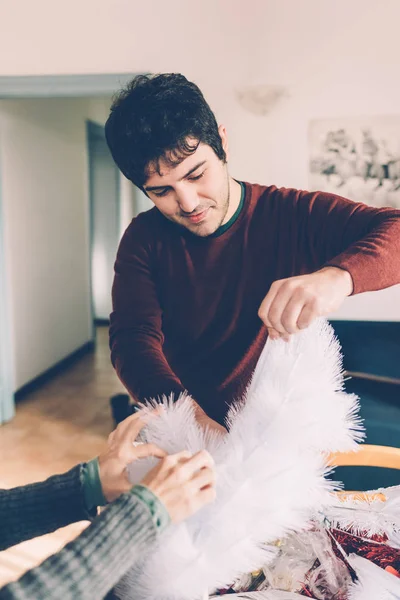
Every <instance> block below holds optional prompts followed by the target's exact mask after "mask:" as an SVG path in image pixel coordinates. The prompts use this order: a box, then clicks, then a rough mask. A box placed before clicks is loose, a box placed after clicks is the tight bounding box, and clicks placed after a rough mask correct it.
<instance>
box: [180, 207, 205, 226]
mask: <svg viewBox="0 0 400 600" xmlns="http://www.w3.org/2000/svg"><path fill="white" fill-rule="evenodd" d="M208 211H209V208H206V209H204V210H203V211H202V212H200V213H197V214H195V215H188V216H187V217H185V219H188V220H189V221H190V222H191V223H200V222H201V221H203V220H204V219H205V218H206V216H207V213H208Z"/></svg>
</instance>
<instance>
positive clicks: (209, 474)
mask: <svg viewBox="0 0 400 600" xmlns="http://www.w3.org/2000/svg"><path fill="white" fill-rule="evenodd" d="M215 481H216V474H215V469H213V468H210V467H204V468H203V469H200V471H197V472H196V473H195V474H194V475H193V477H192V480H191V485H192V486H193V487H195V488H196V489H197V490H202V489H203V488H205V487H214V486H215Z"/></svg>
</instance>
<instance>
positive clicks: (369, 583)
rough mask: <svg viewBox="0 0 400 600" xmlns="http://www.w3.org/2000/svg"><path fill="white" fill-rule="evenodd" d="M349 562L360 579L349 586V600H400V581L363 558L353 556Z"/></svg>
mask: <svg viewBox="0 0 400 600" xmlns="http://www.w3.org/2000/svg"><path fill="white" fill-rule="evenodd" d="M349 562H350V564H351V566H352V567H353V569H354V570H355V572H356V573H357V577H358V581H356V582H355V583H353V584H351V585H350V586H349V589H348V598H349V600H399V598H400V579H398V578H397V577H395V576H394V575H392V574H391V573H388V572H387V571H385V570H384V569H381V568H380V567H378V566H377V565H375V564H374V563H373V562H371V561H369V560H367V559H365V558H362V557H361V556H357V555H355V554H351V555H350V557H349Z"/></svg>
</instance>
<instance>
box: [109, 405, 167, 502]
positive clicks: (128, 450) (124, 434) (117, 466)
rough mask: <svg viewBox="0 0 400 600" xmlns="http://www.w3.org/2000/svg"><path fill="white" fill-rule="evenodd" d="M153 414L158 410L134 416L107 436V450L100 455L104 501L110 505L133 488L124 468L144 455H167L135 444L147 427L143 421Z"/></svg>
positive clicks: (149, 446)
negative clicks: (143, 415)
mask: <svg viewBox="0 0 400 600" xmlns="http://www.w3.org/2000/svg"><path fill="white" fill-rule="evenodd" d="M156 414H157V411H154V412H153V413H148V414H147V415H146V416H145V417H142V415H139V414H137V413H136V414H134V415H132V416H130V417H128V418H127V419H125V420H124V421H122V423H120V424H119V425H118V427H117V428H116V429H115V430H114V431H113V432H112V433H110V435H109V437H108V444H107V448H106V450H105V451H104V452H103V453H102V454H100V456H99V473H100V480H101V487H102V489H103V494H104V497H105V499H106V500H107V502H112V501H113V500H115V499H116V498H118V496H120V495H121V494H123V493H124V492H127V491H129V490H130V489H131V488H132V484H131V483H130V482H129V480H128V477H127V473H126V467H127V466H128V465H129V463H131V462H133V461H134V460H137V459H138V458H144V457H146V456H155V457H157V458H164V457H165V456H166V453H165V452H164V450H161V448H159V447H158V446H156V445H155V444H138V445H137V446H135V445H134V442H135V440H136V438H137V436H138V435H139V433H140V431H141V429H143V427H144V426H145V425H146V420H147V419H149V418H152V416H153V415H156Z"/></svg>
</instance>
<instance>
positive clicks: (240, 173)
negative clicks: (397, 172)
mask: <svg viewBox="0 0 400 600" xmlns="http://www.w3.org/2000/svg"><path fill="white" fill-rule="evenodd" d="M93 15H96V20H95V27H93V23H94V21H93ZM1 17H2V18H0V75H17V74H20V75H28V74H31V75H33V74H40V75H43V74H54V73H104V72H115V73H117V72H143V71H182V72H184V73H185V74H186V75H187V76H188V77H189V78H192V79H194V80H195V81H196V82H197V83H198V84H199V85H200V87H201V88H202V89H203V91H204V92H205V95H206V97H207V99H208V100H209V102H210V104H211V106H212V107H213V108H214V110H215V112H216V114H217V117H218V119H219V120H220V121H221V122H224V123H225V124H226V125H227V127H228V130H229V132H230V140H231V150H232V152H231V161H230V164H231V172H232V174H233V175H234V176H235V177H238V178H242V179H246V180H249V181H258V182H260V183H275V184H277V185H284V186H287V187H289V186H293V187H299V188H307V187H308V181H307V160H308V148H307V130H308V124H309V121H310V120H311V119H315V118H319V117H337V116H353V115H386V114H398V113H399V106H400V81H399V78H398V77H397V73H398V57H399V56H400V37H399V36H398V24H399V22H400V3H399V2H398V0H381V1H380V2H379V3H378V2H376V0H335V2H329V0H301V1H299V0H247V2H245V3H244V2H243V1H242V0H219V1H216V0H203V2H202V3H201V6H200V5H198V4H196V3H192V2H187V1H186V0H171V2H168V3H165V2H161V1H156V0H153V1H149V2H147V3H143V2H139V1H138V0H136V1H135V0H101V2H98V1H96V0H86V1H85V2H81V1H78V0H70V2H69V3H68V4H67V3H65V4H64V5H63V6H61V5H60V3H54V2H52V1H51V0H37V1H36V2H35V3H31V2H29V1H28V0H24V1H22V0H15V1H14V2H12V3H11V2H9V3H8V4H7V6H6V7H3V8H2V15H1ZM259 83H261V84H283V85H285V86H287V88H288V92H289V97H288V98H286V99H284V100H282V102H281V103H280V104H278V105H277V107H276V108H275V109H274V110H273V111H272V112H271V113H270V114H269V115H267V116H266V117H255V116H252V115H251V114H249V113H248V112H246V111H245V110H244V109H243V108H242V107H241V106H240V105H239V104H238V102H237V100H236V98H235V90H237V89H240V88H241V87H243V86H245V85H252V84H259ZM399 307H400V291H399V288H395V289H392V290H390V291H389V292H386V293H383V294H374V295H373V296H371V297H370V298H368V296H365V297H364V298H363V297H356V298H354V299H350V300H349V301H348V303H347V304H346V306H345V308H344V309H343V310H342V311H341V313H340V316H341V317H348V318H371V319H380V318H382V319H387V318H396V319H400V308H399Z"/></svg>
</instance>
